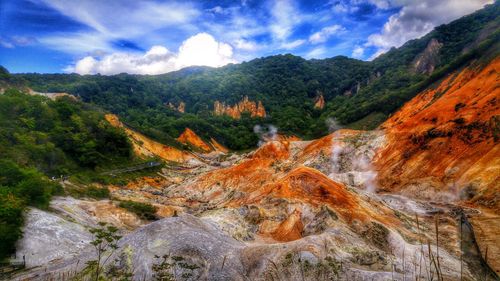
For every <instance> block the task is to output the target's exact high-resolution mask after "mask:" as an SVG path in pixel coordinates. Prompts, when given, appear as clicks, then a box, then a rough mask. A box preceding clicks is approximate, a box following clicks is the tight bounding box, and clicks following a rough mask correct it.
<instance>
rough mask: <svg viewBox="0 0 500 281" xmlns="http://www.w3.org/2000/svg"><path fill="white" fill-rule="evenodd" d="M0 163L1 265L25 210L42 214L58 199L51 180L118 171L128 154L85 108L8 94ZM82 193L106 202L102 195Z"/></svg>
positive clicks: (123, 141) (1, 117) (3, 98)
mask: <svg viewBox="0 0 500 281" xmlns="http://www.w3.org/2000/svg"><path fill="white" fill-rule="evenodd" d="M6 75H8V73H7V74H6ZM0 159H1V160H0V237H2V239H1V240H0V259H6V258H7V257H8V256H9V255H10V254H11V253H13V251H14V250H15V248H14V245H15V242H16V241H17V240H18V239H19V238H20V237H21V236H22V233H21V230H20V227H21V226H22V224H23V211H24V210H25V209H26V207H27V206H33V207H37V208H42V209H45V208H47V207H48V205H49V202H50V198H51V196H52V195H54V194H58V193H62V188H61V186H60V185H59V183H58V182H57V181H56V180H59V179H60V178H61V176H63V177H67V176H68V175H72V176H76V175H78V174H95V173H96V170H99V169H104V168H106V169H109V167H110V166H111V167H112V166H114V165H118V164H121V165H123V163H124V162H128V161H131V160H132V150H131V145H130V143H129V142H128V139H127V137H126V135H125V134H124V133H123V132H122V131H120V130H119V129H116V128H114V127H112V126H111V125H109V124H108V123H107V122H106V121H105V120H104V119H103V115H102V113H100V112H98V111H96V110H95V108H93V107H91V106H89V105H86V104H83V103H81V102H78V101H76V100H74V99H72V98H68V97H66V98H64V97H63V98H59V99H57V100H56V101H53V100H50V99H48V98H45V97H41V96H30V95H26V94H23V93H21V92H19V91H17V90H13V89H9V90H7V91H5V93H4V94H2V95H0ZM49 178H50V179H49ZM51 179H53V180H51ZM84 193H85V196H87V197H92V198H103V197H109V191H108V190H107V189H96V188H94V187H88V188H87V189H86V190H85V191H84Z"/></svg>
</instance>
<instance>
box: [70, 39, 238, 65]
mask: <svg viewBox="0 0 500 281" xmlns="http://www.w3.org/2000/svg"><path fill="white" fill-rule="evenodd" d="M234 62H236V61H235V60H234V59H233V50H232V47H231V46H230V45H228V44H226V43H222V42H217V41H216V40H215V39H214V38H213V37H212V36H211V35H210V34H207V33H198V34H196V35H194V36H191V37H190V38H188V39H187V40H185V41H184V42H183V43H182V45H181V46H180V47H179V50H178V52H177V53H173V52H170V51H169V50H168V49H167V48H165V47H163V46H159V45H157V46H153V47H151V49H149V51H147V52H146V53H144V54H138V53H123V52H116V53H112V54H108V55H105V56H103V57H102V58H100V59H96V58H94V57H92V56H87V57H85V58H83V59H81V60H79V61H78V62H77V63H76V64H75V65H74V66H71V67H68V68H66V69H65V71H67V72H76V73H79V74H95V73H101V74H105V75H111V74H117V73H122V72H127V73H135V74H161V73H166V72H170V71H174V70H178V69H181V68H183V67H186V66H192V65H204V66H213V67H218V66H223V65H226V64H228V63H234Z"/></svg>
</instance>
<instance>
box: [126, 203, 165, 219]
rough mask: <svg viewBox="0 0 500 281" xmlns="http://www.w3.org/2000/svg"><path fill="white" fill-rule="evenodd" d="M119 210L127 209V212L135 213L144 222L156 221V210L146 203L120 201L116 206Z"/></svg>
mask: <svg viewBox="0 0 500 281" xmlns="http://www.w3.org/2000/svg"><path fill="white" fill-rule="evenodd" d="M118 206H120V207H121V208H124V209H127V210H128V211H130V212H132V213H135V214H136V215H138V216H139V217H140V218H141V219H145V220H156V219H157V217H156V210H157V208H156V207H155V206H153V205H151V204H148V203H141V202H134V201H121V202H120V204H118Z"/></svg>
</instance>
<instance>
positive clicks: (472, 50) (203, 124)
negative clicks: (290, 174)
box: [12, 2, 500, 150]
mask: <svg viewBox="0 0 500 281" xmlns="http://www.w3.org/2000/svg"><path fill="white" fill-rule="evenodd" d="M499 7H500V4H499V3H498V2H496V3H494V4H491V5H489V6H487V7H486V8H484V9H482V10H480V11H477V12H475V13H474V14H471V15H469V16H465V17H463V18H461V19H458V20H456V21H454V22H452V23H449V24H446V25H441V26H439V27H437V28H435V30H434V31H432V32H430V33H429V34H427V35H426V36H424V37H422V38H420V39H416V40H412V41H409V42H407V43H406V44H405V45H403V46H401V47H400V48H393V49H392V50H390V51H389V52H387V53H386V54H384V55H381V56H379V57H378V58H376V59H375V60H373V61H371V62H365V61H359V60H355V59H351V58H347V57H341V56H339V57H334V58H329V59H323V60H305V59H303V58H301V57H297V56H293V55H290V54H287V55H277V56H271V57H265V58H258V59H254V60H252V61H249V62H243V63H241V64H231V65H227V66H225V67H221V68H216V69H214V68H208V67H190V68H186V69H182V70H180V71H177V72H172V73H167V74H162V75H152V76H151V75H129V74H119V75H114V76H104V75H85V76H81V75H77V74H17V75H13V76H12V77H13V78H12V79H14V80H15V81H17V82H18V83H24V84H26V85H27V86H29V87H31V88H33V89H35V90H37V91H40V92H67V93H71V94H73V95H75V96H77V97H79V98H80V99H81V100H82V101H84V102H87V103H90V104H94V105H97V106H99V107H102V108H104V109H105V110H108V111H111V112H113V113H116V114H118V115H119V116H120V117H121V118H122V120H123V121H124V122H125V123H126V124H127V125H128V126H130V127H133V128H134V129H136V130H139V131H141V132H143V133H145V134H147V135H149V136H150V137H153V138H155V139H157V140H159V141H162V142H164V143H167V144H170V145H174V146H175V145H178V144H177V143H176V141H175V138H176V137H177V136H178V135H179V134H180V133H181V132H182V130H184V128H185V127H190V128H191V129H193V130H195V131H196V132H197V133H199V134H200V135H201V136H202V137H203V138H206V139H208V138H209V137H214V138H216V139H217V140H218V141H219V142H221V143H223V144H224V145H226V146H228V147H229V148H231V149H234V150H240V149H248V148H251V147H254V146H255V145H256V144H257V136H255V134H254V133H253V130H252V129H253V127H254V126H255V125H256V124H273V125H275V126H276V127H278V128H279V131H280V132H282V133H285V134H294V135H297V136H299V137H302V138H305V139H310V138H316V137H319V136H322V135H324V134H326V133H327V132H328V126H327V125H326V123H327V122H326V121H327V120H328V119H330V118H332V119H336V120H337V121H338V122H340V123H341V124H343V125H344V126H348V127H354V128H358V129H372V128H374V127H376V126H377V125H378V124H380V123H381V122H383V120H385V118H387V116H388V115H390V114H391V113H392V112H394V111H395V110H397V109H398V108H399V107H400V106H401V105H402V104H403V103H404V102H405V101H407V100H409V99H411V98H412V97H413V96H414V95H416V94H417V93H418V92H419V91H421V90H422V89H424V88H425V87H428V86H429V85H431V84H432V83H434V82H435V81H436V80H438V79H441V78H442V77H444V76H445V75H446V74H448V73H450V72H451V71H453V70H455V69H457V68H459V67H462V66H463V65H465V64H467V63H470V62H471V61H472V60H474V59H477V58H479V57H481V58H482V59H488V57H493V56H494V55H495V52H498V50H499V49H500V48H499V46H498V41H499V40H498V39H499V33H500V29H499V26H500V24H499V21H500V20H499V17H498V15H500V8H499ZM432 40H437V44H439V46H440V47H439V49H438V52H437V54H435V55H431V56H430V59H427V60H428V62H427V63H428V64H430V65H432V70H431V71H426V70H425V69H424V70H420V69H417V68H416V67H415V65H416V60H417V58H418V57H419V56H423V55H425V52H426V48H427V47H428V46H429V45H430V43H431V41H432ZM318 95H323V96H324V98H325V100H326V107H325V108H324V109H322V110H319V109H315V108H314V99H315V97H316V96H318ZM243 96H248V97H249V98H250V99H251V100H255V101H262V103H263V104H264V106H265V108H266V111H267V112H268V116H267V117H266V118H250V117H249V116H246V115H245V116H243V118H241V119H240V120H233V119H231V118H229V117H227V116H214V115H213V103H214V101H216V100H219V101H224V102H226V103H227V104H235V103H237V102H238V101H239V100H241V99H242V97H243ZM169 102H170V103H173V104H179V103H180V102H184V103H185V104H186V113H179V112H176V111H174V110H172V109H169V108H168V107H167V106H165V104H167V103H169Z"/></svg>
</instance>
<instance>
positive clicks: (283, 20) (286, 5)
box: [269, 0, 303, 41]
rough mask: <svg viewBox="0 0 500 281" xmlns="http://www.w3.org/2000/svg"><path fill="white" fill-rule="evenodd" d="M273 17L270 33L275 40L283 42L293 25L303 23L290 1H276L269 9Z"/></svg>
mask: <svg viewBox="0 0 500 281" xmlns="http://www.w3.org/2000/svg"><path fill="white" fill-rule="evenodd" d="M271 15H272V17H273V20H272V23H271V25H270V27H269V28H270V31H271V34H272V35H273V37H274V39H275V40H278V41H283V40H286V39H287V38H288V36H290V34H291V33H292V31H293V29H294V27H295V25H297V24H300V23H301V22H302V21H303V17H302V15H301V14H300V12H299V11H298V9H296V8H295V3H294V2H293V1H291V0H277V1H275V2H274V5H273V7H272V8H271Z"/></svg>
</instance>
